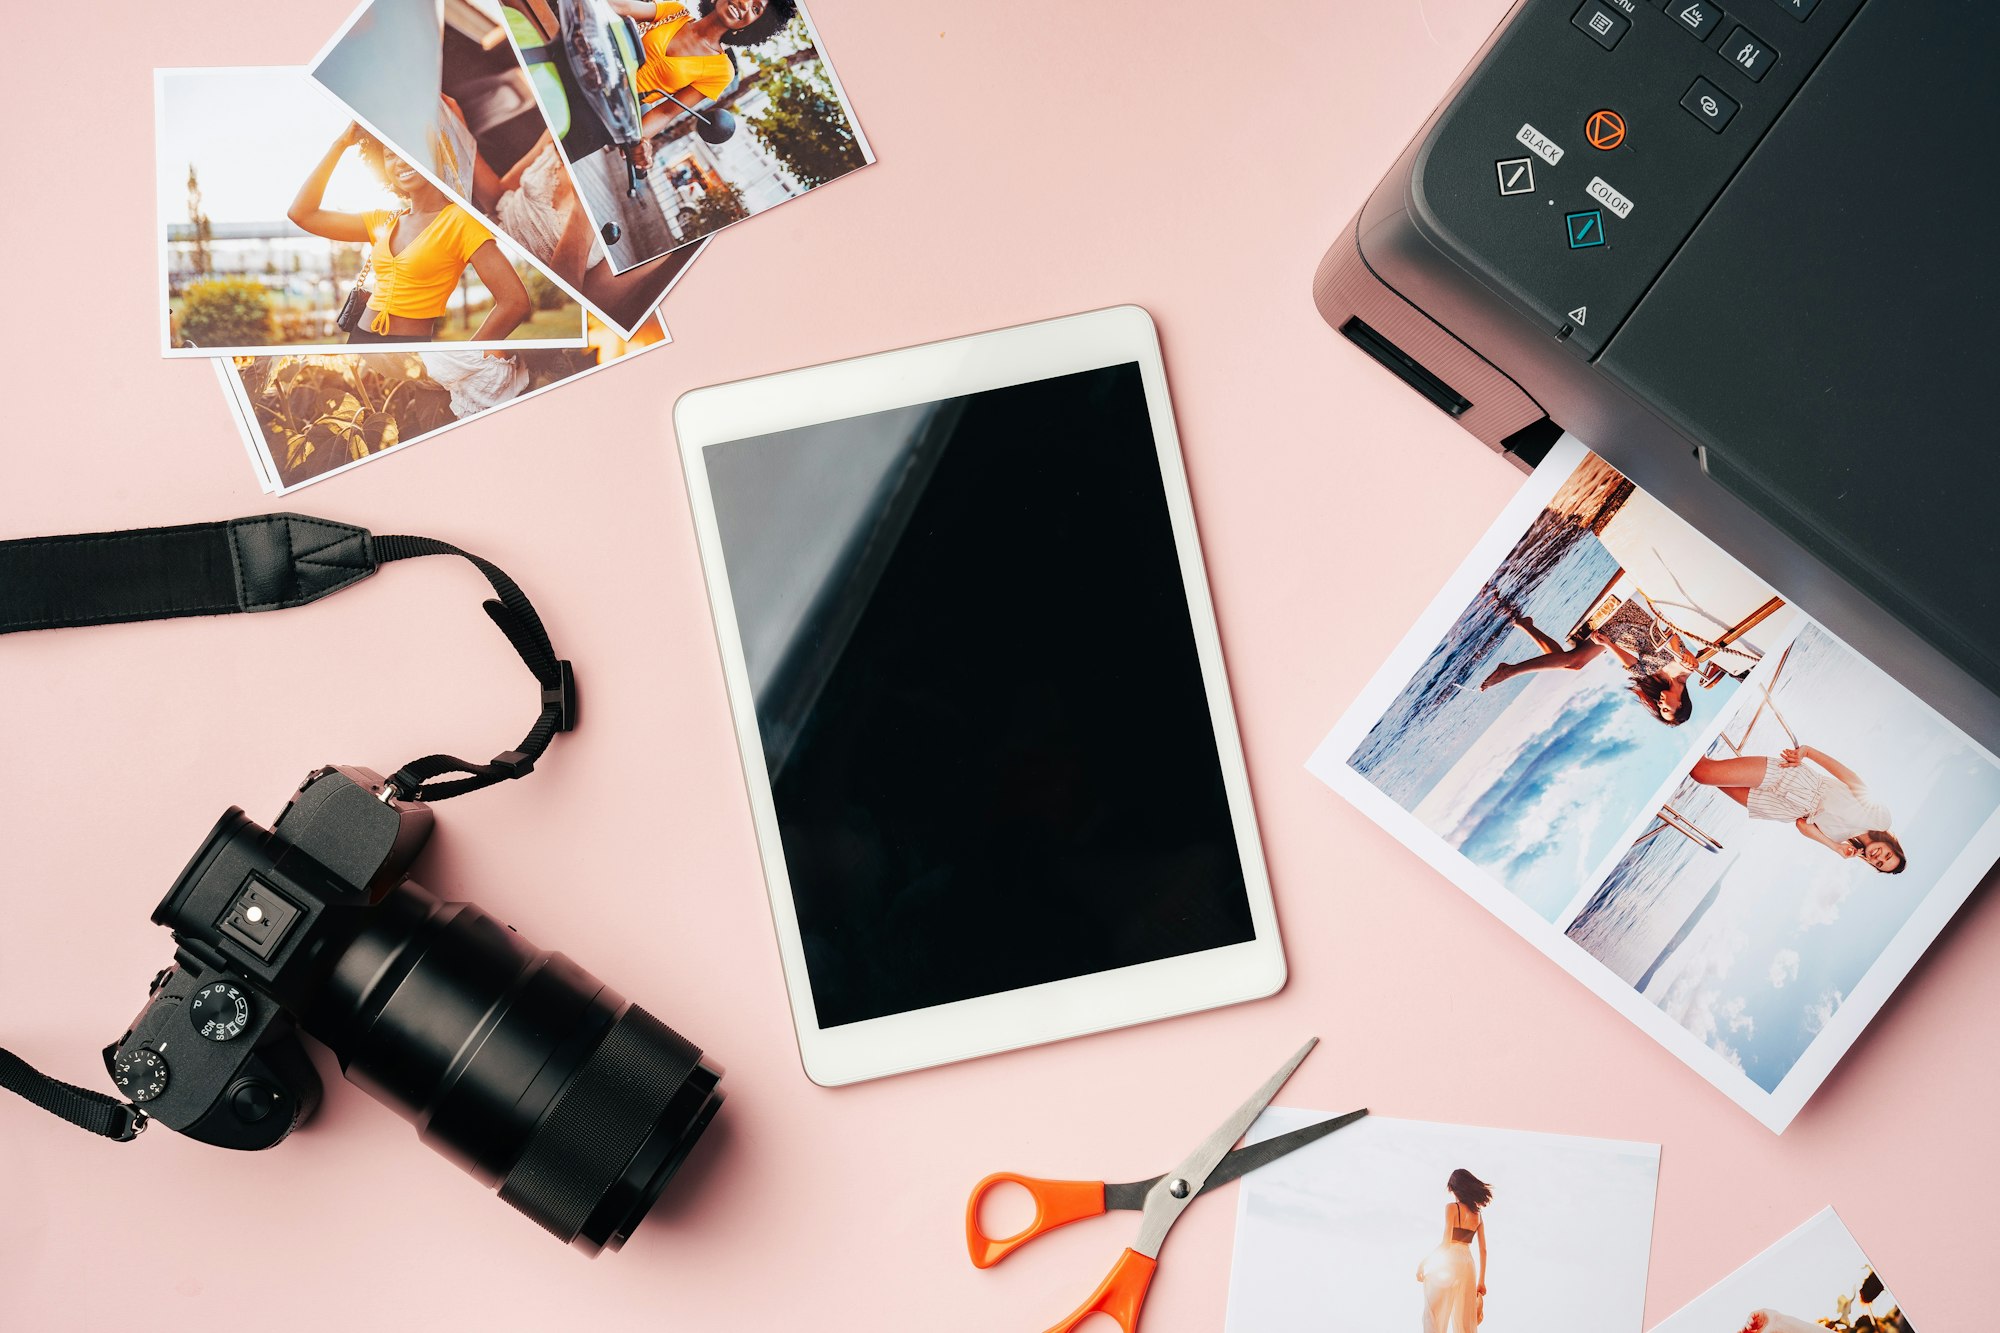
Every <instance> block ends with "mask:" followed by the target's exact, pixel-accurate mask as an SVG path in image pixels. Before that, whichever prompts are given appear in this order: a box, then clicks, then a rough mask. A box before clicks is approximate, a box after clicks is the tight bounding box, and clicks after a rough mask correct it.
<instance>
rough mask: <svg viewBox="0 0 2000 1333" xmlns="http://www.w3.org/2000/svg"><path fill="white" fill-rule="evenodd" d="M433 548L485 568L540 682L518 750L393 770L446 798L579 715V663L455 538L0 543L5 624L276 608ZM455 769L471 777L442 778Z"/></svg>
mask: <svg viewBox="0 0 2000 1333" xmlns="http://www.w3.org/2000/svg"><path fill="white" fill-rule="evenodd" d="M425 555H455V556H460V557H463V558H464V559H466V560H469V561H471V562H472V564H473V566H474V567H475V568H476V569H478V570H479V572H480V573H481V574H483V575H485V576H486V581H487V582H488V583H490V584H492V585H493V591H494V593H495V594H497V595H496V596H495V597H494V598H493V599H491V600H489V601H487V602H486V603H485V607H486V614H487V615H488V616H489V617H491V619H492V621H493V623H494V624H495V625H497V626H499V627H500V632H501V633H503V634H505V635H506V636H507V641H508V642H509V643H511V644H513V645H514V651H515V652H517V653H519V654H520V655H521V660H522V662H524V663H526V664H527V668H528V670H529V672H530V673H532V674H533V675H534V677H535V682H536V684H537V685H539V686H540V687H541V692H542V697H541V708H540V711H539V712H538V713H537V714H536V716H535V723H534V725H533V726H532V727H530V728H529V729H528V734H527V735H526V736H524V737H522V739H521V742H520V744H518V745H516V746H515V747H514V748H513V749H511V750H507V751H504V752H503V753H501V754H497V755H495V756H494V757H493V758H492V759H490V760H488V761H487V762H486V763H483V764H481V763H474V762H472V761H470V760H465V759H460V758H458V757H457V756H456V755H449V754H431V755H425V756H424V757H423V758H421V759H413V760H411V761H410V762H409V763H407V764H405V765H403V767H401V768H400V769H398V770H396V772H395V774H394V775H393V776H392V777H391V778H390V779H389V781H390V782H391V783H392V784H394V785H395V788H396V790H397V792H398V793H399V794H400V795H403V796H406V797H410V798H412V799H420V800H426V801H442V800H446V799H448V798H450V797H453V796H462V795H464V794H465V793H466V792H469V791H478V790H479V789H480V788H481V787H490V786H492V785H493V784H494V783H496V782H504V781H506V780H507V779H509V778H518V777H524V776H526V775H527V774H528V773H530V772H532V771H533V770H534V767H535V761H536V760H538V759H540V758H541V757H542V752H543V751H544V750H546V749H548V747H549V742H550V741H551V740H553V739H554V738H555V735H556V733H557V732H561V731H568V730H570V729H571V728H572V727H574V726H575V725H576V680H575V676H574V673H573V672H572V671H571V670H570V664H569V663H568V662H566V661H564V660H562V659H561V658H558V657H557V656H556V651H555V647H554V645H553V644H551V643H550V642H549V632H548V630H547V629H546V628H545V627H544V626H543V625H542V618H541V617H540V616H539V615H537V614H536V613H535V608H534V604H533V603H531V602H530V601H529V600H528V597H527V594H526V593H524V592H522V591H521V587H520V585H519V584H517V583H515V582H514V580H513V579H511V578H508V577H507V573H506V571H505V570H503V569H501V568H500V567H499V566H498V565H495V564H494V563H492V562H491V561H489V560H484V559H482V558H480V557H479V556H476V555H474V554H472V553H471V552H470V551H463V550H460V549H459V548H458V547H456V546H453V545H451V544H449V543H447V542H441V541H435V540H433V539H431V538H429V537H376V536H373V535H372V534H370V533H369V532H368V530H367V529H366V528H357V527H354V526H352V525H351V524H347V523H335V522H333V521H331V520H329V519H324V518H309V517H307V516H306V515H304V514H261V515H258V516H257V517H254V518H237V519H230V520H229V521H227V522H223V523H189V524H185V525H183V526H180V527H172V528H135V529H131V530H129V531H125V532H85V533H78V534H75V535H73V536H66V537H21V538H17V539H15V540H12V541H0V634H11V633H14V632H16V631H21V630H33V629H63V628H67V627H70V626H76V625H109V624H116V623H119V622H123V621H131V620H165V619H170V618H172V617H176V616H214V615H226V614H228V613H229V612H232V611H278V610H282V609H284V608H286V607H293V606H304V605H305V604H306V603H307V602H311V601H316V600H318V599H319V598H321V597H324V596H326V595H327V594H328V593H331V592H337V591H339V590H340V589H342V588H345V587H346V586H348V585H349V584H350V583H355V582H358V581H359V580H361V579H364V578H367V577H368V576H369V575H370V574H373V573H374V572H375V571H376V569H378V568H379V567H381V566H382V565H386V564H389V563H390V562H391V561H396V560H410V559H414V558H416V557H418V556H425ZM450 774H462V775H463V776H461V777H451V778H448V780H446V781H442V782H440V781H437V780H436V779H439V778H445V777H447V775H450Z"/></svg>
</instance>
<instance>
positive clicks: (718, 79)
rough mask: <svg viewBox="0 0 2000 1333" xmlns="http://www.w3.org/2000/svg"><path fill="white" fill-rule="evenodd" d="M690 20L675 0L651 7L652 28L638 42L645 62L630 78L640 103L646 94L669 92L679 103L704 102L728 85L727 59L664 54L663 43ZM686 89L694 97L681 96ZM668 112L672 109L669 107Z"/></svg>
mask: <svg viewBox="0 0 2000 1333" xmlns="http://www.w3.org/2000/svg"><path fill="white" fill-rule="evenodd" d="M692 17H693V15H691V14H689V13H688V11H687V6H686V5H682V4H677V3H675V0H660V3H657V4H655V5H654V6H653V26H652V27H650V28H648V29H646V35H645V36H644V37H642V38H640V39H639V44H640V45H641V46H642V47H644V48H645V51H646V63H645V64H643V65H641V66H639V72H638V73H637V74H636V75H634V76H633V79H632V83H633V85H634V86H635V87H637V88H638V90H639V97H640V100H641V101H642V102H645V101H647V98H646V94H647V93H670V94H672V95H674V96H676V97H679V98H680V100H681V101H683V102H692V101H695V100H706V99H707V98H711V97H719V96H721V94H722V90H723V89H724V88H727V87H728V86H729V78H730V75H731V74H732V73H733V72H734V71H733V68H732V67H731V65H730V63H729V57H728V56H726V55H720V54H717V55H700V56H677V55H669V54H668V53H667V43H669V42H671V41H673V39H674V34H675V33H677V32H679V31H680V30H681V29H682V28H684V27H686V26H687V24H688V21H689V20H690V19H691V18H692ZM690 90H691V91H693V92H694V94H695V97H694V98H689V97H687V96H686V95H685V94H686V92H688V91H690ZM654 100H657V99H654ZM663 105H664V104H663ZM668 109H669V110H672V108H671V107H668Z"/></svg>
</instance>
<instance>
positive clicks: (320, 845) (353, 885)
mask: <svg viewBox="0 0 2000 1333" xmlns="http://www.w3.org/2000/svg"><path fill="white" fill-rule="evenodd" d="M431 828H432V817H431V812H430V809H429V807H428V806H425V805H423V804H421V803H420V802H409V801H402V800H398V799H394V798H392V797H390V796H388V795H387V792H386V789H385V787H384V784H383V781H382V778H381V777H380V776H379V775H377V774H374V773H371V772H369V771H367V770H365V769H358V768H346V767H331V768H324V769H320V770H319V771H317V772H315V773H312V774H310V775H308V776H307V778H306V780H305V782H304V783H303V784H302V785H301V786H300V787H299V789H298V791H297V792H295V793H294V794H293V796H292V799H291V801H290V803H289V804H288V805H286V807H285V810H284V813H283V814H282V815H280V816H279V818H278V820H277V823H276V824H275V825H274V826H273V827H272V828H271V829H270V830H269V831H268V832H266V831H265V830H264V829H261V828H259V827H258V826H257V825H256V824H254V823H253V822H251V820H250V819H249V818H247V817H246V816H245V815H244V813H243V811H241V810H240V809H236V808H234V807H232V808H231V809H230V810H229V812H228V813H227V814H225V815H223V817H222V818H221V819H220V820H219V821H218V822H217V823H216V826H215V828H214V830H213V831H212V832H211V833H210V834H209V836H208V839H207V841H206V842H204V843H203V845H202V848H201V850H200V851H199V852H198V853H196V854H195V857H194V859H193V860H192V861H190V862H189V863H188V867H187V869H185V870H183V871H182V872H181V875H180V878H179V879H177V880H176V881H175V882H174V886H173V888H171V889H170V890H168V892H167V896H166V897H165V898H163V899H162V900H161V901H160V905H159V906H158V907H157V908H155V909H154V910H153V920H154V922H155V923H156V924H158V925H162V926H165V927H167V928H168V929H169V930H171V931H172V932H173V935H174V944H175V946H176V947H175V952H174V965H173V966H172V967H170V968H168V969H167V970H166V971H164V972H162V973H160V975H159V976H157V977H155V978H154V981H153V986H152V991H151V994H150V995H149V997H148V998H147V1001H146V1007H145V1008H144V1009H142V1010H140V1011H139V1016H138V1017H137V1018H135V1019H133V1020H132V1026H131V1029H130V1030H129V1031H127V1032H126V1034H125V1035H124V1036H123V1037H120V1038H119V1039H118V1040H117V1041H116V1042H113V1043H112V1044H111V1045H110V1046H108V1047H106V1048H105V1052H104V1063H105V1067H106V1068H107V1069H108V1070H109V1071H110V1073H111V1077H112V1081H113V1082H115V1083H117V1084H118V1086H119V1089H120V1091H122V1092H123V1093H124V1094H125V1095H126V1096H128V1097H130V1098H132V1100H133V1101H134V1102H137V1103H138V1104H139V1106H140V1107H141V1108H142V1109H143V1110H144V1111H145V1112H146V1114H147V1115H148V1116H149V1117H150V1118H152V1119H154V1120H157V1121H159V1122H160V1123H161V1124H163V1125H166V1126H167V1127H168V1128H170V1129H174V1130H177V1131H179V1132H180V1133H183V1134H186V1135H188V1136H189V1137H190V1138H195V1139H199V1140H201V1141H202V1142H204V1143H210V1144H214V1145H215V1146H216V1147H219V1148H238V1149H258V1148H268V1147H271V1146H272V1145H273V1144H275V1143H277V1142H279V1141H280V1140H281V1139H283V1138H284V1137H285V1135H287V1134H289V1133H290V1132H291V1131H292V1130H293V1129H294V1128H296V1127H297V1126H298V1125H300V1124H303V1123H304V1122H305V1120H306V1118H307V1117H308V1116H310V1115H311V1114H312V1112H313V1110H314V1109H315V1108H316V1107H317V1106H318V1105H319V1100H320V1081H319V1075H318V1073H317V1072H316V1071H315V1070H314V1068H313V1065H312V1061H311V1060H310V1059H309V1058H308V1057H307V1055H306V1052H305V1048H304V1045H303V1044H302V1042H301V1041H300V1039H299V1035H298V1031H297V1026H296V1021H297V1016H299V1015H302V1014H304V1013H306V1012H308V1011H309V1010H312V1009H314V1008H316V1007H317V1002H318V1000H319V997H320V996H321V995H322V994H323V991H324V987H325V984H326V981H327V977H328V973H329V970H330V968H331V967H332V965H333V964H334V963H335V962H336V961H337V960H338V959H339V958H340V957H341V956H342V954H343V953H344V952H345V951H346V949H347V948H348V947H349V946H350V945H351V944H352V943H353V941H354V940H355V939H356V937H357V936H358V935H360V934H361V933H362V931H363V930H364V929H365V928H366V925H367V922H366V920H365V917H366V916H367V914H368V913H369V912H370V910H371V909H374V908H376V907H377V906H378V905H379V904H381V903H382V901H383V900H384V898H385V897H386V896H387V895H388V894H389V892H390V890H391V889H392V888H393V887H394V886H395V885H396V884H398V883H399V882H401V881H402V880H403V879H404V878H405V877H406V876H407V874H408V871H409V867H410V865H411V863H412V862H413V861H414V860H415V859H416V856H417V853H418V852H420V851H421V850H422V849H423V846H424V844H425V842H427V841H428V840H429V838H430V834H431Z"/></svg>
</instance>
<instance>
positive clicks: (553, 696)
mask: <svg viewBox="0 0 2000 1333" xmlns="http://www.w3.org/2000/svg"><path fill="white" fill-rule="evenodd" d="M556 672H557V679H556V683H555V684H554V685H551V686H547V687H545V688H544V689H543V690H542V707H543V708H551V707H553V708H554V709H555V710H556V730H557V731H575V730H576V672H575V671H574V670H572V669H571V668H570V664H569V659H568V658H567V657H564V658H560V659H558V660H557V662H556ZM495 762H496V763H497V762H498V761H497V760H496V761H495Z"/></svg>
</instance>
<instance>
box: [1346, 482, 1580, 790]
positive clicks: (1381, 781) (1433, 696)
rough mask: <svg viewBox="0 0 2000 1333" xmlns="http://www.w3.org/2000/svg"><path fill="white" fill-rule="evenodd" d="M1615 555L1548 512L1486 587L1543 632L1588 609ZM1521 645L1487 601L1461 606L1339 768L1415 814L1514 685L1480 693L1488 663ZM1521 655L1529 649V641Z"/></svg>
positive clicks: (1558, 630) (1501, 708)
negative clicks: (1357, 775)
mask: <svg viewBox="0 0 2000 1333" xmlns="http://www.w3.org/2000/svg"><path fill="white" fill-rule="evenodd" d="M1617 570H1618V561H1617V559H1616V558H1615V557H1613V556H1612V554H1611V553H1610V552H1609V551H1607V550H1605V549H1604V543H1602V542H1600V541H1599V540H1598V539H1597V538H1596V537H1595V536H1594V535H1592V534H1591V533H1590V532H1589V531H1588V530H1587V529H1585V528H1583V527H1581V526H1579V525H1578V524H1576V523H1575V522H1573V521H1571V520H1570V519H1569V518H1567V517H1564V516H1560V515H1556V514H1553V513H1550V512H1547V511H1544V512H1543V513H1542V514H1540V515H1538V516H1537V517H1536V519H1535V522H1534V524H1533V526H1531V527H1530V528H1529V529H1528V532H1527V535H1526V536H1524V537H1523V538H1522V539H1521V541H1520V543H1519V544H1518V545H1516V546H1515V548H1514V549H1513V551H1511V552H1510V553H1509V554H1508V556H1507V559H1506V560H1504V561H1503V562H1501V564H1500V567H1499V568H1498V569H1496V570H1495V571H1494V574H1493V577H1492V579H1491V580H1489V582H1488V584H1487V586H1488V588H1489V589H1492V590H1493V591H1494V592H1496V593H1497V594H1498V596H1499V597H1500V598H1504V599H1506V600H1509V601H1511V602H1512V603H1513V604H1514V605H1515V606H1517V607H1519V608H1520V609H1522V610H1523V611H1525V612H1527V614H1528V615H1529V616H1530V617H1531V618H1532V619H1533V620H1534V621H1535V623H1536V624H1538V625H1540V626H1542V628H1543V629H1544V630H1545V631H1546V632H1548V633H1551V634H1556V635H1560V634H1562V633H1564V632H1566V631H1567V630H1568V629H1569V627H1570V626H1571V625H1572V624H1574V623H1575V621H1576V619H1577V617H1579V616H1581V615H1582V614H1583V613H1584V612H1585V611H1586V610H1588V609H1589V606H1590V603H1591V601H1592V599H1594V598H1595V597H1596V595H1597V593H1598V592H1599V591H1600V590H1601V589H1602V588H1603V587H1604V584H1605V582H1606V581H1607V580H1608V579H1610V578H1611V576H1612V575H1613V574H1614V573H1616V572H1617ZM1524 644H1529V640H1528V638H1527V636H1526V635H1524V634H1522V633H1520V632H1519V631H1517V630H1515V629H1514V627H1513V625H1512V624H1511V623H1510V622H1509V621H1508V619H1507V613H1506V612H1505V611H1504V610H1502V609H1501V607H1500V605H1499V604H1498V603H1497V602H1496V601H1495V600H1493V599H1489V598H1481V599H1479V600H1477V601H1475V602H1474V603H1473V604H1472V605H1471V606H1468V607H1467V608H1466V609H1465V611H1464V612H1463V613H1462V614H1461V615H1460V616H1459V618H1458V620H1457V621H1456V622H1454V623H1453V625H1452V627H1451V629H1450V630H1449V631H1447V632H1446V634H1445V636H1444V638H1443V639H1441V640H1439V642H1438V644H1437V646H1436V647H1435V648H1433V649H1432V650H1431V653H1430V656H1429V657H1428V658H1426V659H1425V661H1424V664H1423V666H1422V668H1421V669H1419V670H1418V672H1417V674H1416V675H1415V676H1413V677H1411V678H1410V681H1409V683H1408V684H1406V685H1405V686H1404V687H1403V690H1402V692H1401V693H1400V694H1398V695H1397V696H1396V698H1395V701H1394V702H1393V703H1391V704H1390V705H1389V707H1388V709H1387V710H1386V711H1385V712H1384V713H1383V714H1382V716H1381V717H1380V718H1379V719H1378V720H1377V721H1376V723H1375V725H1374V726H1373V727H1371V728H1370V729H1369V731H1368V734H1367V736H1365V737H1363V738H1362V741H1361V744H1360V745H1359V746H1357V747H1356V748H1355V751H1354V753H1353V755H1351V756H1350V757H1349V758H1348V761H1347V762H1348V765H1349V766H1350V767H1352V768H1353V769H1354V770H1355V771H1356V772H1358V773H1360V774H1361V775H1362V776H1363V777H1365V778H1367V779H1368V780H1369V782H1371V783H1373V784H1374V785H1375V786H1376V787H1377V788H1379V789H1380V790H1381V791H1382V793H1383V794H1384V795H1386V796H1388V797H1389V798H1390V799H1391V800H1393V801H1395V802H1396V804H1398V805H1400V806H1402V807H1403V808H1404V809H1405V810H1414V809H1415V808H1416V807H1417V805H1418V803H1420V802H1421V801H1422V800H1423V799H1424V797H1425V796H1427V795H1429V794H1430V791H1431V788H1432V787H1434V786H1436V785H1437V783H1438V780H1439V779H1440V778H1441V777H1443V776H1444V774H1445V773H1446V772H1447V771H1449V770H1450V768H1451V767H1452V765H1454V764H1456V763H1457V762H1458V761H1459V759H1460V758H1462V757H1463V756H1464V754H1465V752H1466V751H1467V750H1468V749H1469V748H1470V747H1471V745H1472V743H1473V742H1474V741H1475V740H1477V739H1478V738H1479V737H1480V736H1481V735H1483V734H1485V732H1486V731H1487V729H1488V728H1489V727H1491V726H1492V725H1493V723H1494V722H1495V721H1496V720H1497V719H1498V718H1499V717H1500V715H1501V714H1502V713H1504V712H1505V711H1506V710H1507V706H1508V704H1510V703H1512V702H1513V699H1514V696H1515V695H1516V693H1517V692H1518V691H1519V689H1520V688H1521V687H1520V686H1519V685H1517V684H1514V683H1513V682H1509V684H1508V685H1506V686H1502V687H1501V688H1498V689H1493V690H1486V691H1484V692H1482V691H1481V690H1480V689H1479V682H1480V681H1482V680H1484V679H1485V678H1486V676H1487V674H1488V673H1490V672H1491V671H1492V670H1493V668H1494V667H1495V666H1498V665H1499V664H1500V663H1501V662H1503V661H1505V660H1507V659H1508V658H1509V657H1510V656H1516V655H1520V654H1521V652H1522V646H1523V645H1524ZM1526 651H1527V652H1533V651H1534V649H1533V647H1532V645H1530V646H1529V647H1528V648H1527V650H1526Z"/></svg>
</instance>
